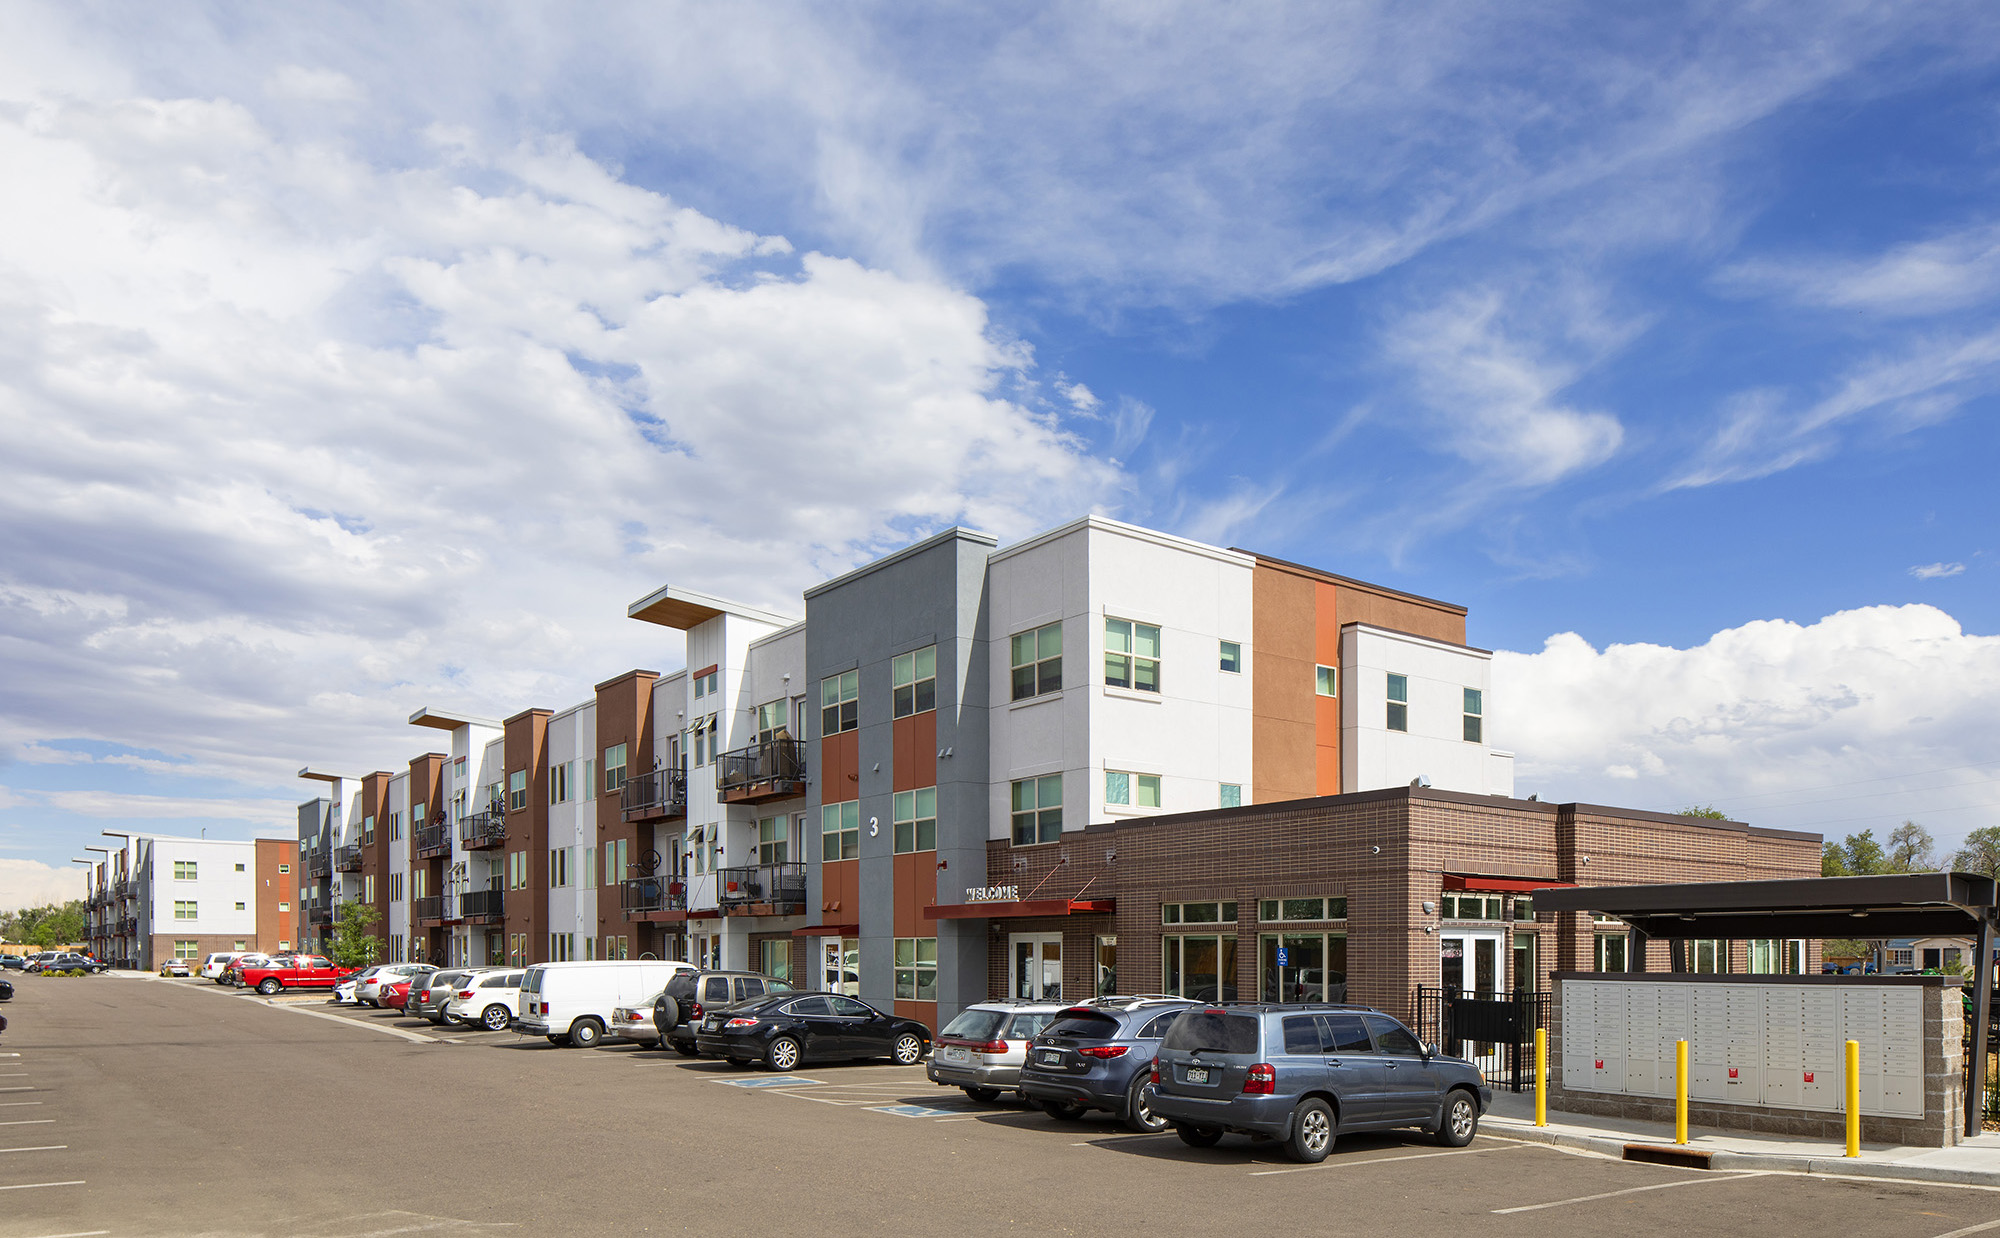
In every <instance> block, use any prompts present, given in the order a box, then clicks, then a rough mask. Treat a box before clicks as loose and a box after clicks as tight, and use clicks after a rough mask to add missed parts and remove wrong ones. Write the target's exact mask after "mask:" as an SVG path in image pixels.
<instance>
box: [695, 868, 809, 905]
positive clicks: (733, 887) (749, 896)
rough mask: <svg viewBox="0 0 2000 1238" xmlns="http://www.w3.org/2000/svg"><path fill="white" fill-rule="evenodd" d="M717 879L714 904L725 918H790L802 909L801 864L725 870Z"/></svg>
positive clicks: (803, 876) (803, 898)
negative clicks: (721, 910) (732, 916)
mask: <svg viewBox="0 0 2000 1238" xmlns="http://www.w3.org/2000/svg"><path fill="white" fill-rule="evenodd" d="M716 876H717V882H716V888H717V891H718V893H717V897H716V902H718V903H719V904H721V906H722V909H723V911H724V912H725V913H726V914H730V915H743V916H789V915H796V914H798V913H799V912H800V911H803V910H804V909H805V903H806V866H805V865H803V864H752V865H749V866H747V867H744V868H725V869H723V870H722V871H721V872H719V873H718V874H716Z"/></svg>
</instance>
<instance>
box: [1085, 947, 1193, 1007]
mask: <svg viewBox="0 0 2000 1238" xmlns="http://www.w3.org/2000/svg"><path fill="white" fill-rule="evenodd" d="M1117 991H1118V935H1117V934H1115V933H1107V934H1105V935H1104V936H1102V937H1099V938H1098V939H1097V995H1098V996H1099V997H1109V996H1111V995H1112V994H1113V993H1116V992H1117ZM1174 1013H1175V1014H1179V1013H1180V1011H1178V1010H1176V1011H1175V1012H1174ZM1168 1022H1172V1020H1171V1019H1170V1020H1168Z"/></svg>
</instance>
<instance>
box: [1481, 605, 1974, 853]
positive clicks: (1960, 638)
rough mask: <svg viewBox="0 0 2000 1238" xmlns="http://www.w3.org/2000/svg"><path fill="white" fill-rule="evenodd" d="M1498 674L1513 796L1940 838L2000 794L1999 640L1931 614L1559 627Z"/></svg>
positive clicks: (1497, 722) (1900, 611)
mask: <svg viewBox="0 0 2000 1238" xmlns="http://www.w3.org/2000/svg"><path fill="white" fill-rule="evenodd" d="M1493 679H1494V684H1493V687H1494V691H1493V697H1494V702H1493V705H1492V709H1493V714H1494V735H1495V737H1496V742H1499V743H1501V744H1504V745H1508V746H1511V747H1513V748H1514V749H1515V750H1516V752H1517V754H1518V756H1517V759H1518V761H1519V762H1520V765H1519V769H1520V773H1519V777H1518V782H1519V785H1520V787H1521V789H1522V792H1523V793H1524V794H1525V793H1526V792H1529V791H1538V792H1540V793H1541V794H1542V795H1543V796H1544V798H1560V799H1564V800H1597V801H1599V802H1607V803H1615V804H1627V805H1632V806H1635V807H1643V808H1654V809H1660V810H1664V811H1674V810H1676V809H1679V808H1681V807H1684V806H1686V805H1690V804H1708V803H1713V804H1715V805H1716V806H1717V807H1719V808H1722V809H1724V810H1725V811H1729V812H1731V813H1732V814H1734V815H1737V816H1739V817H1740V818H1742V819H1744V820H1748V821H1751V822H1753V823H1757V824H1762V825H1775V826H1780V827H1786V828H1801V829H1811V830H1816V831H1820V832H1823V833H1827V834H1830V835H1845V834H1847V833H1850V832H1853V831H1856V830H1860V829H1865V828H1869V827H1870V826H1871V825H1873V826H1877V827H1880V826H1881V825H1883V824H1884V823H1887V824H1889V825H1893V824H1895V823H1896V822H1897V821H1900V820H1901V819H1902V818H1903V817H1905V816H1914V817H1916V818H1917V819H1918V820H1921V821H1923V822H1925V824H1927V825H1928V826H1929V827H1930V828H1931V830H1932V832H1933V833H1934V834H1936V835H1937V836H1938V837H1939V838H1940V839H1941V840H1947V841H1949V840H1955V839H1958V838H1961V837H1963V835H1964V833H1965V831H1966V830H1967V829H1970V828H1973V827H1976V826H1978V825H1981V824H1983V823H1984V822H1985V820H1986V819H1987V818H1989V817H1990V816H1991V813H1992V811H1993V808H1992V807H1990V806H1991V805H1993V804H1994V803H1995V802H1996V801H2000V765H1996V764H1994V761H1993V753H1992V751H1991V745H1990V743H1989V740H1990V737H1991V735H1992V733H1993V728H1992V719H1991V713H1992V711H1991V700H1992V698H1993V696H1994V694H1995V693H1996V692H2000V637H1993V636H1976V635H1971V634H1968V633H1966V632H1965V631H1964V630H1963V629H1962V628H1961V627H1960V626H1959V624H1958V623H1957V621H1956V620H1954V619H1953V618H1952V617H1951V616H1950V615H1947V614H1945V613H1944V612H1943V611H1940V610H1938V609H1936V608H1934V607H1931V606H1922V605H1910V606H1873V607H1866V608H1863V609H1858V610H1849V611H1842V612H1840V613H1838V614H1834V615H1829V616H1827V617H1826V618H1824V619H1821V620H1819V621H1818V622H1817V623H1812V624H1803V625H1802V624H1797V623H1791V622H1787V621H1783V620H1763V621H1758V622H1754V623H1747V624H1744V625H1743V626H1741V627H1737V628H1730V629H1728V630H1725V631H1722V632H1718V633H1716V634H1715V635H1714V636H1713V637H1711V638H1710V639H1709V640H1708V641H1707V642H1705V643H1704V644H1702V645H1699V646H1696V647H1694V648H1690V649H1674V648H1669V647H1665V646H1660V645H1645V644H1631V645H1611V646H1608V647H1606V648H1604V649H1602V650H1600V649H1595V648H1593V647H1592V646H1591V645H1590V644H1589V643H1588V642H1586V641H1585V640H1584V639H1583V638H1582V637H1580V636H1578V635H1576V634H1575V633H1573V632H1565V633H1561V634H1559V635H1556V636H1552V637H1550V638H1549V639H1548V641H1547V642H1546V643H1545V645H1544V647H1543V648H1542V650H1541V651H1540V652H1537V653H1531V654H1530V653H1508V652H1501V653H1497V654H1495V655H1494V661H1493ZM1982 769H1983V772H1982ZM1980 805H1986V806H1987V807H1975V806H1980ZM1877 832H1878V834H1880V833H1881V830H1880V829H1879V828H1878V831H1877Z"/></svg>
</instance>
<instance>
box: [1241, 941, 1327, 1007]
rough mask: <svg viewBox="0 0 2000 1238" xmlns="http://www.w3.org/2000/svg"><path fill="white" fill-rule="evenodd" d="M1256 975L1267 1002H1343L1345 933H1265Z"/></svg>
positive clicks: (1260, 947) (1259, 947) (1261, 943)
mask: <svg viewBox="0 0 2000 1238" xmlns="http://www.w3.org/2000/svg"><path fill="white" fill-rule="evenodd" d="M1257 975H1258V977H1259V982H1258V983H1259V986H1260V987H1261V988H1262V990H1263V1000H1264V1001H1267V1002H1344V1001H1346V1000H1347V934H1345V933H1266V934H1264V936H1263V938H1262V940H1261V941H1260V942H1259V943H1258V949H1257Z"/></svg>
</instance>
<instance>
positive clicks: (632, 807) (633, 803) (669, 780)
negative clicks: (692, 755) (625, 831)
mask: <svg viewBox="0 0 2000 1238" xmlns="http://www.w3.org/2000/svg"><path fill="white" fill-rule="evenodd" d="M618 802H619V806H620V807H622V808H623V809H624V810H625V819H626V820H627V821H671V820H673V819H675V818H677V817H685V816H687V815H688V784H687V771H686V770H681V769H656V770H651V771H649V772H647V773H644V774H637V775H634V776H633V777H631V778H627V779H626V780H625V786H624V787H623V788H622V789H621V790H620V791H619V792H618Z"/></svg>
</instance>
